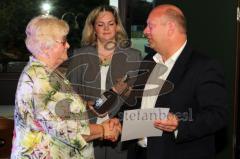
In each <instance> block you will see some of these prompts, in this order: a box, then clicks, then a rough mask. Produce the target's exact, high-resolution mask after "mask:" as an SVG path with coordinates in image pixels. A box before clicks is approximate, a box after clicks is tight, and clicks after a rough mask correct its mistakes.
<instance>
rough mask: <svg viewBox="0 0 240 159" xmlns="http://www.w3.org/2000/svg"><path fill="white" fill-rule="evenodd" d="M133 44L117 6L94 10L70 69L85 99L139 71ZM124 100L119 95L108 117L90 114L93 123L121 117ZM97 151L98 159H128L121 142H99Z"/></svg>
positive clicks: (71, 76) (137, 52) (75, 87)
mask: <svg viewBox="0 0 240 159" xmlns="http://www.w3.org/2000/svg"><path fill="white" fill-rule="evenodd" d="M130 44H131V43H130V41H129V40H128V39H127V34H126V32H125V30H124V28H123V26H122V23H121V20H120V18H119V15H118V13H117V11H116V9H115V8H114V7H112V6H99V7H97V8H95V9H93V10H92V11H91V12H90V14H89V15H88V17H87V19H86V22H85V26H84V29H83V32H82V48H80V49H75V50H74V55H73V57H71V59H70V63H69V68H68V72H67V77H68V78H69V80H70V82H72V85H73V87H74V89H75V91H77V92H78V93H79V94H80V95H81V96H83V98H84V99H85V100H87V101H95V100H96V98H97V97H100V96H101V94H102V93H103V92H104V91H105V90H108V89H110V88H112V86H114V85H115V84H116V83H117V81H118V79H120V78H122V77H123V76H124V75H126V74H131V75H134V73H136V74H137V70H138V67H139V61H140V60H141V54H140V51H138V50H136V49H133V48H131V47H130ZM132 82H134V81H133V80H132ZM122 103H123V100H122V99H120V98H118V99H117V100H116V101H115V103H114V104H113V105H112V107H111V109H110V110H109V111H108V114H107V115H106V116H105V117H104V118H100V117H95V116H94V115H90V116H91V119H92V122H94V123H95V122H97V123H101V122H103V121H105V120H106V119H108V118H112V117H114V116H118V117H121V114H120V113H119V109H120V106H121V105H122ZM94 150H95V156H96V158H97V159H98V158H99V159H102V158H114V159H124V158H126V151H122V148H121V145H120V144H117V143H114V144H112V143H108V142H98V143H97V142H95V147H94Z"/></svg>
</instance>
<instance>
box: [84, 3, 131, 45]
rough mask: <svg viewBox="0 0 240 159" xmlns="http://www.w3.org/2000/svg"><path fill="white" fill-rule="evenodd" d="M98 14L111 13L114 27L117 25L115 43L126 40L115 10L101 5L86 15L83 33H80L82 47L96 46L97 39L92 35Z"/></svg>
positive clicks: (125, 34)
mask: <svg viewBox="0 0 240 159" xmlns="http://www.w3.org/2000/svg"><path fill="white" fill-rule="evenodd" d="M100 12H111V13H112V14H113V16H114V19H115V22H116V25H117V32H116V41H117V42H119V41H121V40H126V39H127V33H126V31H125V29H124V28H123V25H122V22H121V19H120V17H119V15H118V13H117V10H116V9H115V8H114V7H112V6H108V5H103V6H99V7H97V8H95V9H93V10H92V11H91V12H90V14H89V15H88V17H87V19H86V21H85V25H84V28H83V32H82V40H81V44H82V46H86V45H96V41H97V38H96V36H95V33H94V32H95V31H94V24H95V21H96V19H97V17H98V16H99V14H100Z"/></svg>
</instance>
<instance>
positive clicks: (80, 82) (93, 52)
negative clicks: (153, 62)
mask: <svg viewBox="0 0 240 159" xmlns="http://www.w3.org/2000/svg"><path fill="white" fill-rule="evenodd" d="M140 61H141V53H140V51H138V50H136V49H133V48H127V49H121V48H119V47H116V49H115V52H114V55H113V57H112V61H111V64H110V66H109V70H108V73H107V79H106V89H110V88H111V87H112V86H113V85H114V84H115V83H116V80H117V79H119V78H122V77H123V76H124V75H125V74H126V73H128V74H131V76H134V75H137V73H138V68H139V65H140ZM66 76H67V78H68V79H69V80H70V82H71V83H72V86H73V88H74V90H75V91H76V92H77V93H78V94H79V95H80V96H82V97H83V98H84V99H85V100H87V101H88V100H92V101H95V100H96V98H97V97H100V95H101V89H100V88H101V75H100V62H99V57H98V53H97V49H96V47H94V46H86V47H82V48H80V49H75V50H74V53H73V56H72V57H71V58H70V63H69V67H68V71H67V74H66ZM133 82H134V80H131V82H130V85H131V84H133ZM119 105H122V101H121V100H118V101H117V102H116V106H114V108H115V109H114V110H111V111H110V112H109V116H115V115H116V112H117V111H118V110H119Z"/></svg>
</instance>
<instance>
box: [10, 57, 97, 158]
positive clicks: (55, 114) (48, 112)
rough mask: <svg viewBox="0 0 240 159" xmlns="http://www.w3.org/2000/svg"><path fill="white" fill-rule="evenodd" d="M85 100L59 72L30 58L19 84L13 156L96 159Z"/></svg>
mask: <svg viewBox="0 0 240 159" xmlns="http://www.w3.org/2000/svg"><path fill="white" fill-rule="evenodd" d="M86 114H87V113H86V108H85V103H84V101H83V100H82V99H81V98H80V97H79V96H78V95H77V94H75V93H74V92H73V91H72V89H71V86H70V84H69V81H68V80H67V79H66V78H65V77H64V76H62V75H61V74H60V73H59V72H58V71H56V70H55V71H51V70H49V69H48V68H47V67H46V66H45V65H44V64H43V63H41V62H40V61H38V60H36V59H35V58H34V57H30V61H29V63H28V64H27V66H26V67H25V68H24V70H23V72H22V74H21V76H20V79H19V83H18V87H17V92H16V100H15V114H14V119H15V130H14V137H13V147H12V154H11V158H12V159H25V158H26V159H61V158H63V159H69V158H74V159H75V158H78V159H93V158H94V155H93V148H92V144H91V143H87V142H86V141H85V140H84V138H83V137H82V135H89V134H90V129H89V127H88V120H87V116H86Z"/></svg>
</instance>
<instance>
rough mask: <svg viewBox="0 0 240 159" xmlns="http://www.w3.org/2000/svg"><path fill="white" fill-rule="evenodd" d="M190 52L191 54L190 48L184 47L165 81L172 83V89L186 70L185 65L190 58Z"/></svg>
mask: <svg viewBox="0 0 240 159" xmlns="http://www.w3.org/2000/svg"><path fill="white" fill-rule="evenodd" d="M191 52H192V50H191V48H190V47H189V46H188V45H186V46H185V48H184V49H183V51H182V53H181V54H180V56H179V57H178V59H177V61H176V63H175V64H174V66H173V68H172V70H171V72H170V74H169V75H168V77H167V80H168V81H170V82H172V83H173V84H174V87H176V85H177V84H178V82H179V80H180V79H181V77H182V75H183V73H184V71H185V70H186V68H187V66H186V65H187V63H188V61H189V58H190V56H191Z"/></svg>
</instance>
